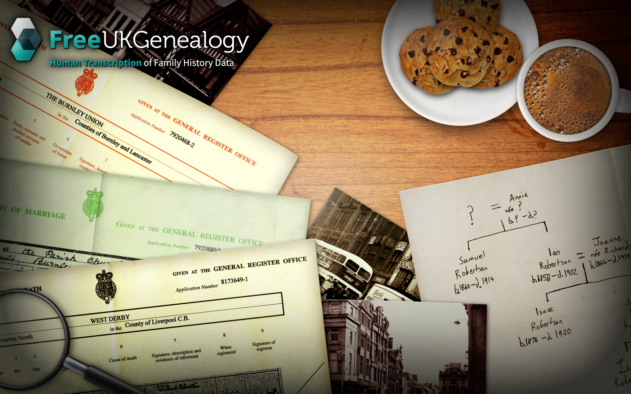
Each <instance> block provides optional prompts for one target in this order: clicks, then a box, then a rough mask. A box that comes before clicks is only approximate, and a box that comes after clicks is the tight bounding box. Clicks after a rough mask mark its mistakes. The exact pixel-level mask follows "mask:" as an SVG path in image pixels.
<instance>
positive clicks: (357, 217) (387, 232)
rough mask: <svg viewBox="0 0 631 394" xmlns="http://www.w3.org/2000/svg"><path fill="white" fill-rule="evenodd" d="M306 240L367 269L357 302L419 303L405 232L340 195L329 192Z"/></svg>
mask: <svg viewBox="0 0 631 394" xmlns="http://www.w3.org/2000/svg"><path fill="white" fill-rule="evenodd" d="M307 238H315V239H318V240H321V241H324V242H326V243H328V244H330V245H333V246H335V247H337V248H340V249H343V250H345V251H347V252H349V253H351V254H353V255H355V256H356V257H358V258H359V259H361V262H363V263H366V264H368V265H369V266H370V271H371V272H370V280H369V283H368V286H366V289H365V290H364V291H363V292H362V294H361V296H360V297H359V298H360V299H371V300H384V299H387V300H405V301H419V300H420V293H419V289H418V284H417V280H416V272H415V270H414V263H413V259H412V251H411V250H410V243H409V240H408V234H407V231H406V230H405V229H404V228H402V227H400V226H397V225H396V224H394V223H393V222H391V221H390V220H388V219H386V218H385V217H383V216H381V215H380V214H379V213H377V212H375V211H373V210H372V209H370V208H369V207H367V206H366V205H364V204H362V203H361V202H359V201H357V200H355V199H354V198H352V197H351V196H349V195H348V194H346V193H344V192H343V191H341V190H339V189H337V188H336V189H334V190H333V192H332V193H331V195H330V196H329V198H328V199H327V201H326V202H325V204H324V207H323V208H322V209H321V210H320V212H319V213H318V215H317V216H316V218H315V220H314V221H313V223H312V224H311V226H310V227H309V230H308V231H307ZM318 258H320V256H318ZM360 264H361V263H360Z"/></svg>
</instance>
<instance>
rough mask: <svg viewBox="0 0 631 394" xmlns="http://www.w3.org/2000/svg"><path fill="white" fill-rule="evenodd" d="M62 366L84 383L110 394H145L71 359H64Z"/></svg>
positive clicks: (92, 367)
mask: <svg viewBox="0 0 631 394" xmlns="http://www.w3.org/2000/svg"><path fill="white" fill-rule="evenodd" d="M64 366H65V367H66V368H68V369H71V370H73V371H75V372H76V373H78V374H79V375H81V376H83V379H85V381H86V382H89V383H92V384H93V385H95V386H98V387H100V388H102V389H103V390H105V391H107V392H108V393H111V394H146V393H145V392H144V391H142V390H140V389H138V388H136V387H135V386H132V385H131V384H129V383H127V382H125V381H123V380H120V379H119V378H117V377H115V376H113V375H110V374H109V373H107V372H105V371H103V370H102V369H99V368H97V367H95V366H94V365H90V366H87V365H86V364H84V363H82V362H81V361H79V360H75V359H74V358H72V357H66V359H65V360H64Z"/></svg>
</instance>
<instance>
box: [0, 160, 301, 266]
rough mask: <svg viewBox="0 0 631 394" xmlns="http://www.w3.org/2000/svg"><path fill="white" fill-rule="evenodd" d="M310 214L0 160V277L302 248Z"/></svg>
mask: <svg viewBox="0 0 631 394" xmlns="http://www.w3.org/2000/svg"><path fill="white" fill-rule="evenodd" d="M310 205H311V202H310V201H309V200H304V199H300V198H293V197H283V196H274V195H269V194H258V193H246V192H238V191H230V190H221V189H218V188H208V187H201V186H193V185H183V184H176V183H173V184H169V183H166V182H159V181H152V180H148V179H137V178H131V177H123V176H116V175H102V174H100V173H95V172H82V171H76V170H70V169H64V168H55V167H50V166H43V165H36V164H28V163H20V162H13V161H6V160H0V247H1V248H2V251H1V252H0V272H6V271H30V270H38V269H42V268H65V267H72V266H82V265H98V264H104V263H109V262H116V261H126V260H135V259H146V258H153V257H163V256H173V255H180V254H191V253H200V252H213V251H219V250H224V249H234V248H241V247H248V246H261V245H266V244H271V243H278V242H288V241H296V240H301V239H304V238H305V235H306V233H307V223H308V220H309V207H310Z"/></svg>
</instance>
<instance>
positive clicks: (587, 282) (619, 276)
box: [546, 263, 631, 350]
mask: <svg viewBox="0 0 631 394" xmlns="http://www.w3.org/2000/svg"><path fill="white" fill-rule="evenodd" d="M581 265H582V266H583V273H584V274H585V283H577V284H575V285H572V286H566V287H561V288H560V289H556V290H552V291H549V292H547V293H546V302H550V299H549V298H548V294H552V293H556V292H557V291H561V290H565V289H570V288H572V287H577V286H583V285H589V284H592V283H600V282H605V281H608V280H611V279H617V278H624V277H626V276H631V274H626V275H617V276H612V277H611V278H607V279H601V280H593V281H591V282H590V281H589V279H587V271H586V270H585V264H584V263H581ZM626 343H631V341H630V342H626ZM626 343H625V344H626ZM627 350H628V349H627Z"/></svg>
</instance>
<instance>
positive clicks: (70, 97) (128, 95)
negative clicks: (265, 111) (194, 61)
mask: <svg viewBox="0 0 631 394" xmlns="http://www.w3.org/2000/svg"><path fill="white" fill-rule="evenodd" d="M18 17H28V18H30V19H31V21H32V22H33V24H34V25H35V27H36V29H37V30H38V32H39V34H40V36H41V38H42V44H41V45H40V47H39V48H38V49H37V51H36V52H35V55H34V56H33V58H32V59H31V61H29V62H18V61H16V60H15V58H14V57H13V55H12V54H11V47H12V46H13V45H14V43H15V42H16V40H15V37H14V35H13V33H12V32H11V26H12V25H13V23H14V22H15V20H16V18H18ZM51 30H57V28H56V27H55V26H53V25H51V24H49V23H47V22H44V21H43V20H41V19H39V18H38V17H36V16H35V15H33V14H31V13H29V12H28V11H25V10H23V9H21V8H19V7H18V6H16V5H14V4H11V3H10V2H9V1H8V0H0V158H3V159H10V160H18V161H26V162H31V163H38V164H47V165H51V166H58V167H68V168H75V169H81V170H84V171H92V172H101V173H107V174H119V175H130V176H134V177H140V178H148V179H159V180H164V181H170V182H179V183H189V184H196V185H204V186H212V187H220V188H225V189H232V190H242V191H252V192H258V193H270V194H278V192H279V190H280V188H281V187H282V186H283V183H284V182H285V179H286V178H287V176H288V175H289V173H290V171H291V169H292V168H293V166H294V164H295V163H296V160H297V159H298V156H297V155H296V154H294V153H292V152H290V151H289V150H287V149H285V148H284V147H282V146H280V145H279V144H277V143H276V142H274V141H272V140H270V139H268V138H267V137H265V136H263V135H261V134H259V133H258V132H256V131H254V130H252V129H251V128H249V127H248V126H246V125H244V124H242V123H239V122H238V121H236V120H234V119H232V118H230V117H229V116H227V115H224V114H223V113H221V112H219V111H217V110H216V109H214V108H211V107H209V106H207V105H205V104H203V103H201V102H199V101H197V100H195V99H193V98H191V97H189V96H187V95H186V94H184V93H181V92H179V91H178V90H176V89H173V88H171V87H169V86H166V85H165V84H163V83H162V82H160V81H157V80H155V79H154V78H151V77H150V76H148V75H146V74H145V73H143V72H141V71H139V70H136V69H134V68H133V67H125V68H118V67H96V68H95V67H91V66H90V65H89V64H90V63H87V64H88V65H87V66H86V61H87V60H89V61H90V62H98V61H105V62H107V61H112V60H115V59H114V58H112V57H111V56H109V55H107V54H106V53H104V52H101V51H99V50H96V49H90V48H89V47H88V48H86V49H83V50H79V49H76V48H74V47H73V46H70V48H69V49H64V48H63V47H62V46H61V45H59V44H57V46H56V48H55V49H52V48H51V46H50V31H51ZM55 60H67V61H70V60H72V61H74V62H75V64H79V66H78V67H52V66H51V62H53V61H55ZM55 64H56V63H55Z"/></svg>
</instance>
